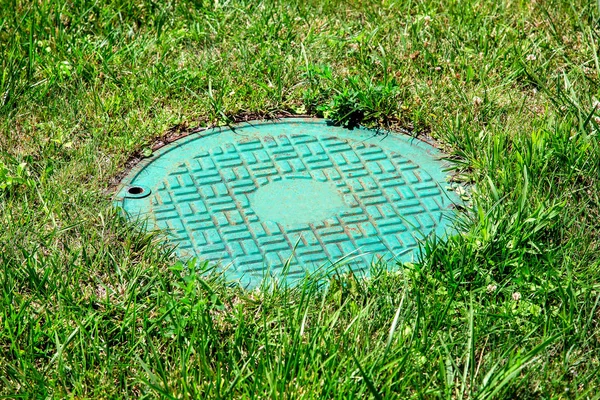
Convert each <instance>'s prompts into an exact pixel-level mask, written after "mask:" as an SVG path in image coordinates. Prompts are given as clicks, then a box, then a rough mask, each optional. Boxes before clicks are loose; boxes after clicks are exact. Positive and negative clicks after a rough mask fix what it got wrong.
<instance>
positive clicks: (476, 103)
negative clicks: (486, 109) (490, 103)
mask: <svg viewBox="0 0 600 400" xmlns="http://www.w3.org/2000/svg"><path fill="white" fill-rule="evenodd" d="M482 104H483V99H482V98H481V97H478V96H475V97H473V105H474V106H475V107H479V106H480V105H482Z"/></svg>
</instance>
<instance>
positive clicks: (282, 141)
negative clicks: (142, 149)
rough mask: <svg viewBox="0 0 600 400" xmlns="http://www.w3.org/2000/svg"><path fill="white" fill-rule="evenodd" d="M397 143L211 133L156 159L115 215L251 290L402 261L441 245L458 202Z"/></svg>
mask: <svg viewBox="0 0 600 400" xmlns="http://www.w3.org/2000/svg"><path fill="white" fill-rule="evenodd" d="M442 156H443V155H442V154H441V153H440V152H439V151H438V150H437V149H435V148H434V147H433V146H431V145H429V144H427V143H425V142H422V141H420V140H418V139H415V138H412V137H410V136H407V135H403V134H399V133H392V132H382V131H373V130H368V129H363V128H358V129H354V130H348V129H344V128H341V127H336V126H333V125H332V124H330V123H329V122H327V121H326V120H322V119H304V118H302V119H300V118H290V119H283V120H278V121H266V122H250V123H242V124H238V125H235V126H229V127H220V128H211V129H208V130H205V131H202V132H200V133H197V134H193V135H190V136H187V137H185V138H183V139H180V140H177V141H175V142H173V143H171V144H168V145H166V146H164V147H163V148H161V149H159V150H158V151H156V152H155V153H154V154H153V155H152V156H151V157H150V158H148V159H145V160H143V161H142V162H140V163H139V164H138V165H137V166H136V167H134V168H133V169H132V170H131V171H130V172H129V174H128V175H127V176H126V177H125V178H124V179H123V181H122V182H121V186H120V188H119V190H118V191H117V195H116V199H115V200H116V203H117V204H118V206H120V207H121V209H122V210H124V211H125V213H126V215H127V217H128V218H130V219H132V220H145V221H146V223H145V225H146V227H147V228H148V229H159V230H163V231H166V232H168V234H169V239H168V240H169V241H170V242H171V243H172V244H174V245H176V248H175V251H176V253H177V255H178V256H179V257H180V258H181V259H182V260H184V261H185V260H186V259H191V258H197V259H198V260H200V261H202V260H207V261H209V262H211V263H216V265H217V270H220V271H223V273H224V275H225V277H226V278H227V279H228V280H229V281H238V282H239V283H240V284H241V285H242V286H243V287H255V286H257V285H259V284H260V283H261V282H262V280H263V279H264V278H266V277H269V278H275V279H279V280H282V281H285V282H288V283H294V282H297V280H298V279H300V278H302V277H304V276H305V275H307V274H311V273H316V272H319V273H320V271H328V270H335V269H338V268H344V269H345V270H346V271H347V270H348V269H351V270H352V271H353V272H354V273H365V274H366V273H368V271H369V268H370V266H371V265H372V263H373V261H376V260H384V261H388V262H389V261H402V262H405V261H411V260H413V258H414V257H416V255H417V251H418V247H419V241H420V240H422V239H423V238H425V237H427V236H428V235H430V234H432V233H435V234H436V235H440V236H442V235H444V234H445V232H446V231H447V229H448V228H449V227H450V225H449V224H450V219H451V218H449V217H450V216H451V215H452V213H453V211H452V210H453V204H454V203H456V202H458V197H457V196H456V195H455V194H454V193H453V192H451V191H449V190H447V184H446V173H445V172H444V171H445V170H446V169H447V167H448V164H447V163H446V162H445V161H444V160H443V158H442Z"/></svg>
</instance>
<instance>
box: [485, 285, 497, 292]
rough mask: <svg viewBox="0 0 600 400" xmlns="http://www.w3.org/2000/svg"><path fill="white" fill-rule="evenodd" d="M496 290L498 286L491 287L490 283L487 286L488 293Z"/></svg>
mask: <svg viewBox="0 0 600 400" xmlns="http://www.w3.org/2000/svg"><path fill="white" fill-rule="evenodd" d="M496 289H498V286H496V285H492V284H491V283H490V284H489V285H487V292H488V293H494V292H495V291H496Z"/></svg>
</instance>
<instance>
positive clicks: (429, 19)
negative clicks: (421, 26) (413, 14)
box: [423, 15, 431, 25]
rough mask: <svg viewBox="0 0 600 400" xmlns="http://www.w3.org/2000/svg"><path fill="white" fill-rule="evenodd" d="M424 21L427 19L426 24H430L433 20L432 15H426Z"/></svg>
mask: <svg viewBox="0 0 600 400" xmlns="http://www.w3.org/2000/svg"><path fill="white" fill-rule="evenodd" d="M423 21H425V25H429V23H430V22H431V17H430V16H429V15H426V16H425V18H423Z"/></svg>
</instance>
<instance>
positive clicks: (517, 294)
mask: <svg viewBox="0 0 600 400" xmlns="http://www.w3.org/2000/svg"><path fill="white" fill-rule="evenodd" d="M512 299H513V300H514V301H519V300H521V293H519V292H514V293H513V294H512Z"/></svg>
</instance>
